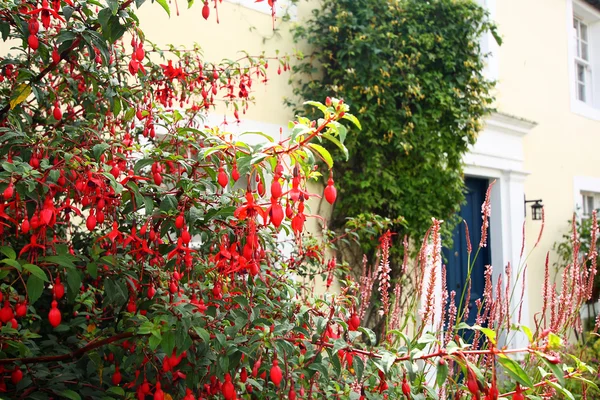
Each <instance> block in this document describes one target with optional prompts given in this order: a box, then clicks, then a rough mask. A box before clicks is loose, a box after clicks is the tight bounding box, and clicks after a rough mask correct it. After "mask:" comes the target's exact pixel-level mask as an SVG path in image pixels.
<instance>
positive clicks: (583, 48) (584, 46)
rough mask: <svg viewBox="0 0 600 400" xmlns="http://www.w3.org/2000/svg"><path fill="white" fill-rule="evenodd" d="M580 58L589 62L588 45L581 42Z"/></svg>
mask: <svg viewBox="0 0 600 400" xmlns="http://www.w3.org/2000/svg"><path fill="white" fill-rule="evenodd" d="M580 57H581V58H582V59H584V60H585V61H589V55H588V45H587V43H584V42H581V55H580Z"/></svg>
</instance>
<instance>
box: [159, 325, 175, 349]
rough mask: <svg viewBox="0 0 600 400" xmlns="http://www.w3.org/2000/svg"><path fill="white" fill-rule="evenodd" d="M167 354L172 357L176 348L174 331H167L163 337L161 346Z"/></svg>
mask: <svg viewBox="0 0 600 400" xmlns="http://www.w3.org/2000/svg"><path fill="white" fill-rule="evenodd" d="M160 347H162V349H163V351H164V352H165V354H167V355H171V353H173V349H174V348H175V333H174V332H173V331H167V332H165V333H163V335H162V342H161V346H160Z"/></svg>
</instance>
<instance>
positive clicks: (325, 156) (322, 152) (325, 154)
mask: <svg viewBox="0 0 600 400" xmlns="http://www.w3.org/2000/svg"><path fill="white" fill-rule="evenodd" d="M308 147H309V148H310V149H311V150H312V151H313V152H314V153H315V154H317V155H319V156H321V159H322V160H323V161H325V164H327V166H328V167H329V169H331V168H333V158H332V157H331V154H329V151H327V149H326V148H325V147H323V146H321V145H318V144H316V143H309V144H308Z"/></svg>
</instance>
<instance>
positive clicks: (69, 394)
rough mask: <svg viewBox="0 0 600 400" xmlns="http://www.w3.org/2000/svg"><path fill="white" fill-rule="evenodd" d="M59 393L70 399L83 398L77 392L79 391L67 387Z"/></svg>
mask: <svg viewBox="0 0 600 400" xmlns="http://www.w3.org/2000/svg"><path fill="white" fill-rule="evenodd" d="M58 394H59V395H61V396H62V397H64V398H67V399H70V400H81V396H79V395H78V394H77V392H75V391H73V390H71V389H65V390H62V391H60V392H58Z"/></svg>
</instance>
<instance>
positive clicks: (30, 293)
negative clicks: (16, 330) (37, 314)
mask: <svg viewBox="0 0 600 400" xmlns="http://www.w3.org/2000/svg"><path fill="white" fill-rule="evenodd" d="M43 291H44V281H43V280H41V279H40V278H38V277H37V276H35V275H29V278H27V297H29V304H31V305H33V304H34V303H35V302H36V301H37V300H38V299H39V298H40V296H41V295H42V292H43Z"/></svg>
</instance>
